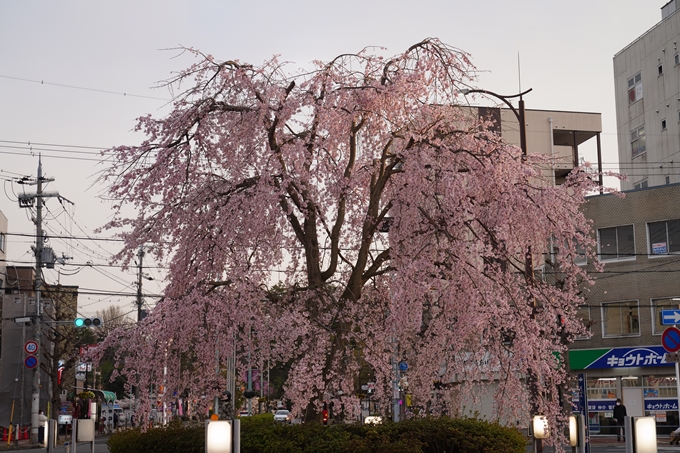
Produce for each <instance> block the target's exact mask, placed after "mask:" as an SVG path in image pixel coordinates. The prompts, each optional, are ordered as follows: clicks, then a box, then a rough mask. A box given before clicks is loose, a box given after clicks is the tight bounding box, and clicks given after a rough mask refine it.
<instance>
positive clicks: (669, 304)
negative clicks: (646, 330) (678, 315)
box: [652, 297, 680, 335]
mask: <svg viewBox="0 0 680 453" xmlns="http://www.w3.org/2000/svg"><path fill="white" fill-rule="evenodd" d="M672 308H680V303H679V302H678V301H677V300H676V301H673V297H666V298H663V299H652V319H653V320H654V321H653V322H652V333H653V334H654V335H661V334H662V333H663V331H664V330H666V327H668V324H666V325H664V323H663V318H662V317H661V311H662V310H670V309H672Z"/></svg>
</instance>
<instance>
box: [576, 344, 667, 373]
mask: <svg viewBox="0 0 680 453" xmlns="http://www.w3.org/2000/svg"><path fill="white" fill-rule="evenodd" d="M665 354H666V351H665V349H664V348H663V346H637V347H624V348H602V349H574V350H571V351H569V365H570V366H571V369H572V370H587V369H602V368H610V369H612V368H633V367H646V366H672V365H673V363H668V362H666V359H665Z"/></svg>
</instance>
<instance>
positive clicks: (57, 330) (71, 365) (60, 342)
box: [40, 285, 78, 419]
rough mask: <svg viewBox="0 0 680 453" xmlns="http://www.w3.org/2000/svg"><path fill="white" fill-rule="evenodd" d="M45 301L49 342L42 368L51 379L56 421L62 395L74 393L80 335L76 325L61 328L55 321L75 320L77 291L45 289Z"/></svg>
mask: <svg viewBox="0 0 680 453" xmlns="http://www.w3.org/2000/svg"><path fill="white" fill-rule="evenodd" d="M42 294H43V297H44V298H45V299H48V300H50V301H51V302H49V304H48V306H49V305H51V307H49V308H48V309H47V310H45V320H46V321H47V323H46V325H45V327H44V328H43V338H45V340H46V342H45V343H44V344H43V345H42V347H41V349H40V350H41V353H42V355H43V357H44V360H41V362H40V366H41V367H42V369H43V370H45V372H46V373H47V375H48V376H49V380H50V382H49V384H48V385H49V388H50V408H51V410H50V414H48V415H49V417H50V418H54V419H56V418H57V415H58V414H59V409H60V408H61V399H60V396H59V395H60V393H61V392H62V391H63V390H71V387H72V385H73V380H72V379H73V378H74V370H75V363H76V360H77V357H78V354H77V345H78V332H77V331H76V329H75V327H73V325H59V324H56V323H54V322H55V321H67V320H73V319H74V318H75V315H76V308H77V297H78V292H77V288H74V287H64V286H61V285H45V287H44V288H43V293H42Z"/></svg>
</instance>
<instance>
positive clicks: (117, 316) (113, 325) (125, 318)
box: [91, 305, 134, 398]
mask: <svg viewBox="0 0 680 453" xmlns="http://www.w3.org/2000/svg"><path fill="white" fill-rule="evenodd" d="M95 316H96V317H97V318H101V320H102V322H103V324H102V327H99V328H97V329H91V331H92V333H94V335H95V336H96V337H97V342H101V341H103V340H104V339H105V338H106V337H107V336H108V335H109V334H110V333H111V332H113V331H114V330H116V329H118V328H122V327H129V326H131V325H132V324H133V323H134V322H133V320H132V318H130V317H129V313H126V312H125V311H123V309H122V308H121V307H120V306H118V305H109V306H108V307H107V308H105V309H103V310H97V312H96V315H95ZM116 349H117V348H116V345H115V344H112V345H109V347H108V349H107V350H106V351H105V352H104V353H103V355H102V356H101V358H100V360H99V363H98V364H99V370H98V371H99V373H101V381H100V382H101V388H102V390H107V391H109V392H114V393H115V394H116V395H118V397H119V398H122V397H123V396H124V395H125V394H126V390H125V383H126V379H125V378H124V376H121V375H120V374H119V373H118V372H117V369H116V366H115V363H116V360H115V354H116Z"/></svg>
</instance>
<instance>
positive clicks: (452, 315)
mask: <svg viewBox="0 0 680 453" xmlns="http://www.w3.org/2000/svg"><path fill="white" fill-rule="evenodd" d="M189 52H191V53H193V54H194V55H195V56H196V57H198V59H199V61H198V62H197V63H196V64H194V65H193V66H191V67H190V68H189V69H187V70H186V71H183V72H181V73H179V75H178V76H177V77H176V78H174V79H173V80H170V81H169V83H168V86H170V87H172V88H173V89H177V88H180V87H181V89H185V91H184V92H182V93H181V94H179V95H178V96H177V97H176V98H175V101H174V108H173V110H172V112H171V113H170V114H169V115H168V116H167V117H165V118H161V119H157V118H153V117H151V116H146V117H142V118H140V119H139V124H138V128H137V129H138V130H139V131H142V132H143V133H145V134H146V136H147V137H148V139H147V140H146V141H144V142H143V143H142V144H141V145H140V146H120V147H117V148H113V149H112V150H110V151H109V152H108V156H109V157H110V162H112V165H111V167H110V169H109V170H108V173H107V175H106V179H107V180H108V181H109V182H110V184H111V186H110V194H111V195H112V196H113V197H114V198H115V199H117V200H119V201H118V202H117V203H116V204H115V209H116V215H115V218H114V220H113V221H111V222H110V223H109V224H108V225H107V227H108V228H122V229H124V230H125V232H124V233H122V237H123V238H124V239H125V248H124V250H123V251H122V252H121V253H120V254H119V255H118V258H119V259H120V260H121V261H122V262H123V263H124V264H129V263H130V262H131V260H132V259H134V256H135V253H136V251H137V249H138V247H140V246H148V247H150V248H151V252H152V253H153V254H155V256H156V257H157V258H158V259H159V260H167V261H168V263H169V284H168V286H167V288H166V289H165V298H164V299H163V301H161V302H160V303H159V304H158V305H157V306H156V308H155V309H154V311H153V312H152V314H151V315H150V316H149V317H148V318H147V319H145V320H144V321H143V322H141V323H139V324H137V325H136V326H135V328H122V329H119V330H117V331H115V332H113V334H112V335H110V336H109V337H108V339H107V340H106V342H105V345H114V344H115V345H117V346H118V353H119V354H120V357H125V361H124V364H123V373H125V375H126V376H127V377H128V379H130V382H134V384H135V385H139V387H140V388H149V387H150V385H151V384H154V383H158V382H161V380H162V381H163V382H165V383H166V386H167V388H169V389H176V390H178V391H180V392H181V391H182V390H183V389H191V391H192V395H205V396H206V398H205V399H200V398H199V399H198V403H199V404H209V402H210V401H211V398H212V396H213V395H215V394H217V393H218V392H219V391H220V390H219V389H222V388H224V386H225V380H224V379H225V378H224V374H223V373H222V374H220V373H216V364H217V363H218V361H219V363H221V364H222V365H223V366H224V364H225V363H226V360H227V359H228V357H229V355H230V352H231V350H232V347H233V344H234V342H235V344H236V354H237V359H238V362H239V364H240V365H239V366H240V367H243V366H246V364H247V363H248V361H249V360H250V361H251V362H252V363H261V362H262V361H263V360H269V359H271V360H272V362H274V363H277V362H278V363H287V362H288V361H289V360H292V366H291V369H290V372H289V373H288V379H287V383H286V387H285V391H286V397H287V398H288V399H290V400H291V401H292V402H293V410H294V411H295V412H297V413H300V412H302V413H303V414H305V415H306V417H307V418H312V417H314V416H316V414H318V412H320V408H321V407H322V405H323V403H324V401H331V400H332V401H334V402H335V406H334V407H335V411H336V412H337V413H340V412H342V411H344V412H345V414H346V416H348V417H349V416H355V415H356V414H357V413H358V411H359V401H358V399H357V396H356V394H355V392H354V389H355V384H356V379H357V378H358V375H359V370H360V368H361V367H362V366H363V365H364V364H368V365H369V366H370V367H371V368H372V370H373V375H374V376H375V379H376V392H375V397H374V398H375V399H376V400H379V401H382V403H383V405H382V407H390V401H391V399H392V388H391V385H392V384H391V382H392V380H393V365H392V364H393V363H394V361H395V360H402V359H403V360H407V361H408V364H409V370H408V380H409V384H410V386H409V389H410V390H411V391H412V393H413V401H414V402H415V403H416V404H419V405H423V406H425V405H427V406H429V407H430V409H431V410H432V411H433V412H442V411H449V413H456V411H457V410H458V408H459V407H461V405H462V404H463V402H464V401H465V400H466V399H473V398H475V397H476V395H478V394H479V393H480V392H479V391H478V387H479V385H478V384H479V383H480V382H482V381H484V380H486V379H490V378H492V377H493V378H495V379H496V380H497V383H498V385H497V386H496V388H495V398H496V401H497V404H496V406H495V410H496V412H497V414H498V415H499V416H511V415H513V414H514V415H515V416H518V417H519V416H525V415H526V412H525V411H526V410H527V408H528V406H529V405H530V404H531V405H533V406H534V407H535V408H537V409H538V410H540V411H541V412H542V413H545V414H546V415H547V416H548V417H549V419H550V420H551V421H552V422H554V421H555V420H556V419H557V418H558V417H560V415H559V413H560V405H559V401H558V398H557V397H556V392H555V388H556V387H559V386H563V385H564V383H565V373H566V371H565V369H564V368H563V367H560V366H559V363H558V362H557V360H556V356H555V355H554V353H555V352H559V353H561V354H565V353H566V346H565V345H564V344H563V342H561V341H560V339H561V336H562V335H564V334H565V332H566V335H567V337H573V335H574V334H580V333H582V332H583V328H582V325H580V323H579V321H578V317H577V316H576V310H577V307H578V305H579V304H581V303H582V298H581V297H580V295H579V294H578V287H579V284H580V283H581V282H583V281H586V282H587V276H586V275H585V274H584V271H583V270H582V269H581V268H580V267H579V266H577V265H574V263H573V262H572V261H570V260H569V259H568V257H569V256H575V254H576V246H577V244H579V245H581V246H586V247H588V248H589V249H592V245H593V243H592V240H591V239H590V236H589V235H588V231H589V228H590V227H589V224H588V223H587V221H586V220H585V218H584V217H583V215H582V214H581V212H580V211H579V206H580V204H581V203H582V202H583V201H584V196H585V194H586V193H587V192H588V191H589V190H591V189H592V188H593V182H592V181H591V179H590V178H589V177H588V176H587V175H586V174H585V172H580V171H578V170H577V171H574V172H572V174H571V175H570V176H569V178H567V181H566V183H565V184H564V185H562V186H559V187H552V186H551V185H550V184H548V183H547V181H544V180H543V178H542V173H541V169H542V168H545V167H546V166H547V165H548V162H547V161H546V158H544V157H541V156H536V155H529V156H526V157H525V156H522V153H521V152H520V150H519V149H517V148H516V147H514V146H510V145H508V144H507V143H504V142H503V141H502V139H501V138H500V137H499V136H498V135H497V134H496V133H494V132H493V131H492V127H491V126H492V124H491V122H490V121H489V120H486V119H484V118H479V117H478V116H477V114H476V113H475V111H473V110H471V109H469V108H467V107H461V105H460V104H461V103H462V101H463V100H462V99H461V98H460V96H459V94H458V93H459V90H460V89H461V88H466V87H469V86H470V84H471V83H473V82H474V80H473V75H474V74H475V68H474V67H473V66H472V65H471V63H470V61H469V57H468V55H467V54H465V53H463V52H461V51H459V50H456V49H454V48H452V47H450V46H448V45H445V44H443V43H441V42H440V41H438V40H436V39H427V40H425V41H422V42H420V43H417V44H415V45H413V46H412V47H410V48H409V49H408V50H406V52H404V53H403V54H399V55H396V56H394V57H391V58H383V57H382V56H380V55H376V54H372V53H370V52H369V51H368V50H364V51H362V52H359V53H357V54H344V55H340V56H338V57H337V58H335V59H333V60H331V61H330V62H316V66H315V69H313V70H311V71H298V72H289V71H287V69H286V68H287V67H286V65H285V64H283V63H282V62H280V61H279V60H278V59H276V58H273V59H271V60H269V61H266V62H265V63H264V64H262V65H260V66H253V65H250V64H246V63H242V62H239V61H237V60H228V61H217V60H215V59H214V58H213V57H212V56H205V55H203V54H201V53H199V52H197V51H192V50H189ZM128 205H131V206H133V207H135V208H136V209H137V215H136V216H134V217H132V218H128V217H126V216H125V214H124V212H129V211H128V210H127V209H126V210H125V211H124V210H123V209H122V208H123V206H128ZM551 240H552V241H554V242H555V243H558V244H560V245H561V248H560V250H561V255H560V259H564V262H563V263H562V264H561V268H560V269H561V272H563V273H564V275H565V276H566V277H565V279H564V281H565V284H564V285H562V287H561V288H557V287H554V286H552V285H550V284H548V283H546V282H544V281H542V280H541V279H535V278H533V272H532V270H531V266H529V267H525V255H526V253H527V250H532V251H534V252H535V253H536V254H537V255H538V254H540V253H542V252H544V251H547V250H548V244H549V241H551ZM591 252H592V250H591V251H589V252H588V253H591ZM537 258H538V256H537V257H536V258H535V261H538V259H537ZM277 278H280V280H281V282H282V286H281V287H280V288H279V291H276V292H272V291H270V290H269V289H270V288H269V285H270V282H271V281H272V279H277ZM556 319H561V320H563V324H562V325H558V324H559V323H558V322H556ZM254 331H256V332H257V335H251V333H252V332H254ZM186 357H190V358H191V360H190V363H191V366H190V367H187V366H181V364H182V363H183V362H182V361H183V360H184V359H186ZM164 369H165V370H167V374H163V370H164ZM527 376H533V377H534V379H533V381H532V382H533V384H532V389H531V391H528V390H527V385H526V380H525V378H526V377H527ZM442 386H443V387H442ZM441 388H444V389H448V390H437V389H441ZM171 394H172V392H167V393H166V395H171ZM142 398H143V399H144V398H147V395H145V394H144V393H142ZM520 414H521V415H520Z"/></svg>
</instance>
